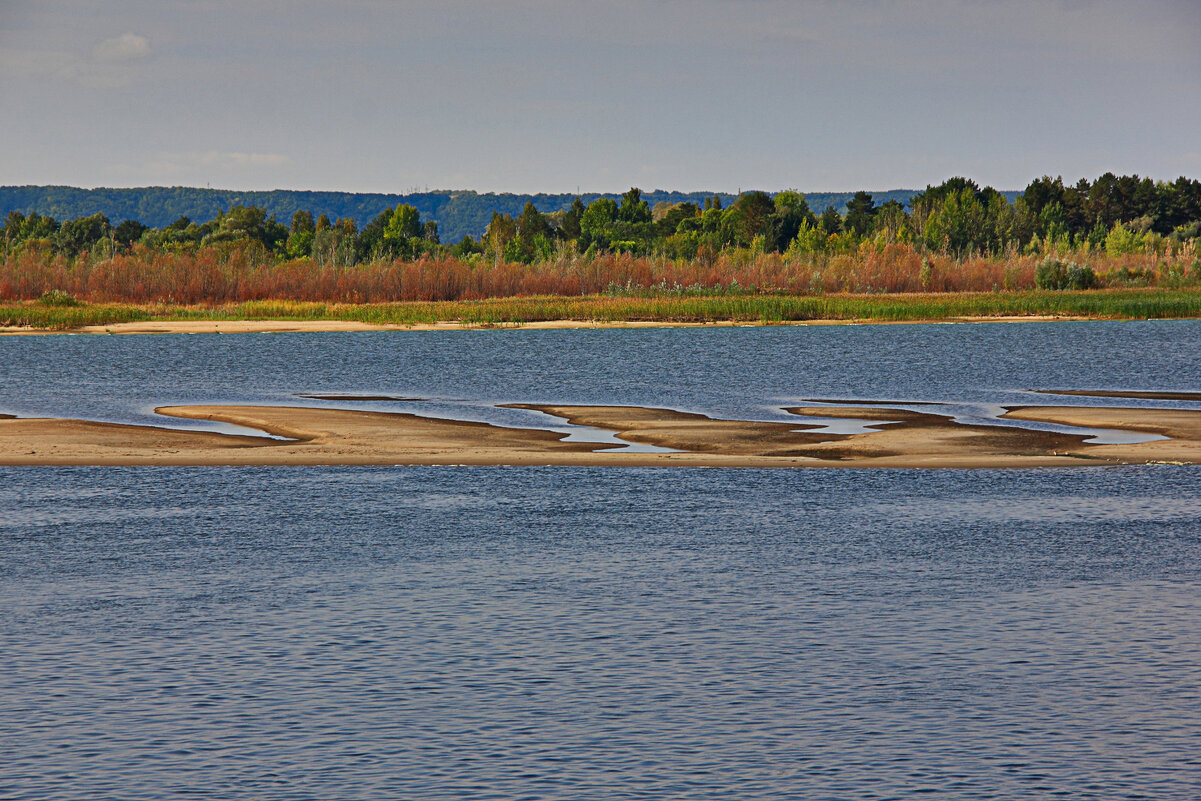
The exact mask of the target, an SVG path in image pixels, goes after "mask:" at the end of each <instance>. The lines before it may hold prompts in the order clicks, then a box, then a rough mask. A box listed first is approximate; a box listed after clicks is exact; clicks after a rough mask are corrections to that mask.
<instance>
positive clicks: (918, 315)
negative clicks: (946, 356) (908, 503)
mask: <svg viewBox="0 0 1201 801" xmlns="http://www.w3.org/2000/svg"><path fill="white" fill-rule="evenodd" d="M1198 317H1201V290H1199V289H1174V290H1165V289H1121V290H1088V291H1062V292H1051V291H1040V292H977V293H945V294H938V293H916V294H898V295H767V294H762V295H759V294H746V295H721V296H707V297H694V296H680V295H674V294H670V293H667V294H662V295H650V296H646V297H641V296H638V297H632V296H616V297H614V296H607V295H591V296H583V297H559V296H545V297H519V298H494V299H487V300H476V301H438V302H432V301H431V302H423V301H414V302H403V303H371V304H355V303H340V304H328V303H311V302H302V301H286V300H278V301H276V300H269V301H251V302H246V303H236V304H228V305H224V306H175V305H142V306H139V305H130V304H124V305H122V304H109V305H102V304H101V305H95V304H79V305H47V304H44V303H41V302H37V301H33V302H23V303H10V304H7V305H0V333H5V334H37V333H48V332H74V333H169V332H194V333H199V332H208V333H235V332H252V331H253V332H266V331H293V330H322V331H347V330H354V331H359V330H387V329H394V328H395V329H409V330H420V329H434V330H442V329H460V328H494V327H506V328H508V327H547V328H569V327H595V326H647V325H677V326H687V325H696V326H703V325H780V324H837V323H843V324H845V323H908V322H980V321H984V322H992V321H998V322H999V321H1012V320H1030V321H1043V320H1086V319H1087V320H1091V319H1096V320H1135V319H1181V318H1198ZM302 324H303V325H302Z"/></svg>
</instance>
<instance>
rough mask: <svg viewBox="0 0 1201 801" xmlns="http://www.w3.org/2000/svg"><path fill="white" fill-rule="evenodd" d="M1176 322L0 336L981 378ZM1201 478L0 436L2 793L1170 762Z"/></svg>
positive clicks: (1044, 775) (893, 774)
mask: <svg viewBox="0 0 1201 801" xmlns="http://www.w3.org/2000/svg"><path fill="white" fill-rule="evenodd" d="M1199 333H1201V326H1198V325H1197V324H1195V323H1181V324H1176V323H1127V324H1081V325H1064V326H1058V327H1057V326H1042V325H1020V326H1000V325H997V326H886V327H879V328H866V327H865V328H838V329H816V328H815V329H733V330H730V329H726V330H724V331H694V332H683V331H671V330H665V331H615V332H588V331H585V332H481V333H452V334H435V335H425V334H397V335H394V334H387V335H382V334H381V335H371V334H365V335H341V334H338V335H320V336H313V335H277V336H193V337H176V336H171V337H128V338H116V337H107V338H106V337H40V338H24V337H22V338H7V339H5V338H0V377H2V378H3V379H4V380H3V381H0V411H8V412H20V413H23V414H56V415H57V414H70V415H76V416H86V417H96V418H101V419H120V420H138V421H143V422H144V421H145V420H146V419H150V418H149V417H148V411H149V409H151V408H152V407H153V406H155V405H158V404H162V403H179V402H201V401H234V402H247V401H253V402H261V401H264V400H267V401H272V402H278V401H280V400H289V402H304V401H303V400H302V399H298V398H294V396H293V393H297V392H339V393H340V392H362V393H375V394H379V393H388V394H396V395H401V396H405V397H409V396H420V397H423V398H428V399H430V400H427V401H426V402H425V403H426V406H424V407H422V408H423V409H424V410H426V411H433V412H437V411H439V410H443V411H444V412H445V413H447V414H462V413H463V410H465V409H466V410H468V411H471V412H472V413H473V414H476V415H477V416H479V417H480V418H482V419H493V418H492V417H491V416H492V415H501V414H502V413H498V412H494V411H493V410H492V409H491V407H490V405H489V404H491V403H492V402H496V401H507V400H520V401H543V402H588V401H590V402H608V403H616V402H626V403H649V404H655V405H671V406H676V407H683V408H690V409H697V410H701V411H709V412H711V413H715V414H722V413H726V414H735V413H737V414H760V415H761V416H770V415H773V414H775V413H776V412H775V409H776V408H777V407H778V406H779V405H782V404H786V403H788V402H790V401H791V400H795V399H799V398H804V397H864V398H889V399H901V400H914V399H927V400H943V401H950V402H953V403H956V404H959V405H960V408H961V409H962V410H963V413H965V414H967V413H972V412H973V411H974V410H980V409H985V408H987V407H989V406H993V405H996V404H1002V403H1010V402H1017V403H1021V402H1027V403H1031V402H1032V403H1045V402H1047V398H1046V396H1031V395H1028V394H1027V393H1025V392H1024V391H1023V390H1026V389H1031V388H1039V387H1053V388H1115V389H1184V390H1188V389H1198V388H1199V387H1196V386H1190V384H1189V382H1190V381H1191V380H1192V376H1193V375H1195V374H1196V367H1197V356H1198V352H1199V351H1198V345H1197V344H1195V343H1197V342H1198V341H1201V340H1199V339H1198V337H1197V335H1198V334H1199ZM1052 354H1058V355H1055V356H1054V357H1052ZM1135 354H1137V356H1136V355H1135ZM1015 399H1016V400H1015ZM311 402H312V403H315V404H318V405H319V404H321V402H319V401H311ZM1069 402H1084V403H1090V402H1095V401H1092V400H1090V399H1087V398H1084V399H1080V398H1073V399H1070V401H1069ZM1102 402H1105V403H1109V404H1112V403H1113V402H1114V401H1113V400H1112V399H1109V400H1106V401H1102ZM329 405H344V404H329ZM1152 405H1154V404H1152ZM1167 405H1171V404H1167ZM364 406H365V407H371V408H397V407H396V406H395V405H393V406H390V407H388V406H372V405H371V404H364ZM404 408H408V407H404ZM506 419H507V418H506ZM522 422H525V419H524V418H522ZM1199 490H1201V469H1199V468H1192V467H1187V468H1179V467H1121V468H1088V469H1075V470H1020V471H1019V470H1013V471H987V470H975V471H954V470H944V471H877V470H868V471H842V470H716V469H694V470H680V469H643V470H636V469H615V468H261V469H254V468H209V469H199V468H196V469H181V468H127V469H126V468H25V469H17V468H0V557H2V558H0V798H5V799H8V798H13V799H60V798H61V799H92V798H106V799H107V798H112V799H167V798H172V799H173V798H180V797H211V798H247V799H314V800H316V799H376V798H378V799H409V798H413V799H424V798H445V799H516V798H538V799H541V798H547V799H582V798H587V799H610V798H615V799H621V798H646V799H650V798H696V799H710V798H729V799H756V798H772V799H776V798H816V799H822V798H831V799H834V798H839V799H841V798H867V799H870V798H881V799H882V798H909V797H919V796H921V797H926V796H935V797H946V798H967V799H974V798H998V799H1008V798H1040V799H1041V798H1053V797H1064V798H1096V799H1113V798H1148V799H1194V798H1196V797H1198V793H1199V788H1201V767H1199V762H1198V759H1197V756H1196V755H1197V745H1196V744H1197V742H1198V740H1199V738H1201V591H1199V590H1198V586H1199V585H1198V582H1199V580H1201V492H1199Z"/></svg>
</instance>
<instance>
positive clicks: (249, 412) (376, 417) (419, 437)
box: [0, 404, 1201, 468]
mask: <svg viewBox="0 0 1201 801" xmlns="http://www.w3.org/2000/svg"><path fill="white" fill-rule="evenodd" d="M514 407H515V408H523V409H534V410H537V411H540V412H544V413H545V414H548V415H552V416H554V417H558V418H561V419H563V420H565V421H568V422H569V423H571V424H573V425H587V426H592V427H596V428H601V429H605V430H607V431H611V432H613V433H614V434H615V435H616V436H617V437H618V438H619V439H621V440H625V441H627V442H632V443H643V444H648V445H657V446H661V447H664V448H671V449H673V450H674V451H676V452H671V453H665V452H655V453H640V452H631V451H624V450H621V449H620V448H618V446H615V445H612V444H598V443H588V442H577V441H570V442H568V441H564V438H565V437H566V436H567V435H566V434H564V433H562V432H561V431H548V430H544V429H538V428H509V427H503V426H496V425H491V424H488V423H480V422H469V421H461V420H447V419H441V418H433V417H425V416H421V415H416V414H411V413H402V412H377V411H358V410H348V409H329V408H322V409H316V408H308V407H293V406H232V405H220V406H216V405H207V406H200V405H197V406H167V407H161V408H159V409H157V410H156V411H157V412H158V413H159V414H161V415H163V416H164V417H171V418H182V419H193V420H212V421H218V422H222V423H230V424H234V425H238V426H242V427H245V428H248V429H253V430H257V431H262V432H265V433H267V434H270V435H272V436H271V437H267V436H253V435H231V434H224V433H216V432H211V431H199V430H181V429H175V428H169V427H157V426H144V425H127V424H118V423H107V422H97V421H89V420H71V419H45V418H42V419H34V418H14V417H5V416H3V415H0V418H3V419H0V464H4V465H372V464H374V465H381V464H397V465H399V464H405V465H612V466H630V467H632V466H694V467H887V468H935V467H939V468H943V467H945V468H992V467H1058V466H1073V465H1075V466H1080V465H1098V464H1144V463H1174V464H1201V411H1191V410H1164V409H1120V408H1082V407H1023V408H1018V409H1011V410H1009V411H1008V412H1007V413H1006V415H1005V416H1006V417H1007V418H1009V419H1012V420H1031V421H1040V422H1046V423H1058V424H1061V425H1066V426H1081V427H1089V428H1115V429H1124V430H1130V431H1140V432H1149V433H1155V434H1161V435H1163V436H1166V437H1169V439H1167V440H1162V441H1156V442H1144V443H1138V444H1127V445H1096V444H1089V443H1088V442H1086V440H1087V439H1088V438H1089V436H1088V435H1087V434H1075V433H1060V432H1051V431H1036V430H1031V429H1025V428H1018V427H1012V426H992V425H966V424H961V423H956V422H955V421H954V420H953V419H952V418H951V417H949V416H946V415H941V414H934V413H930V412H924V411H922V412H918V411H912V410H900V409H886V408H868V407H864V406H847V407H824V406H823V407H817V406H814V407H804V406H801V407H792V408H789V409H788V410H787V411H788V412H790V413H792V414H795V415H798V417H797V421H796V422H795V423H794V422H784V421H770V422H768V421H756V420H723V419H719V418H713V417H709V416H707V415H703V414H697V413H693V412H683V411H677V410H672V409H656V408H648V407H640V406H568V405H535V404H514ZM806 416H817V417H826V418H829V417H842V418H847V419H858V420H863V421H868V428H869V430H868V431H866V432H865V433H857V434H836V433H830V432H829V431H827V430H824V429H825V427H824V426H822V425H820V424H819V423H816V422H814V421H807V420H806V419H805V417H806ZM615 448H616V450H615Z"/></svg>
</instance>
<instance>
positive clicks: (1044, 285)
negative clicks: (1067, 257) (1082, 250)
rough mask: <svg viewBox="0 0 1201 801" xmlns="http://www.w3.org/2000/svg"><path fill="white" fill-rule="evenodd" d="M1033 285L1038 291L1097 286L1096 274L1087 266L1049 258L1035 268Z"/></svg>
mask: <svg viewBox="0 0 1201 801" xmlns="http://www.w3.org/2000/svg"><path fill="white" fill-rule="evenodd" d="M1034 285H1035V286H1037V287H1038V288H1039V289H1092V288H1093V287H1095V286H1096V285H1097V274H1096V273H1094V272H1093V268H1092V267H1089V266H1087V265H1084V266H1081V265H1079V264H1076V263H1075V262H1072V261H1061V260H1059V259H1057V258H1054V257H1051V258H1047V259H1044V260H1043V261H1042V262H1040V263H1039V265H1038V267H1037V268H1035V270H1034Z"/></svg>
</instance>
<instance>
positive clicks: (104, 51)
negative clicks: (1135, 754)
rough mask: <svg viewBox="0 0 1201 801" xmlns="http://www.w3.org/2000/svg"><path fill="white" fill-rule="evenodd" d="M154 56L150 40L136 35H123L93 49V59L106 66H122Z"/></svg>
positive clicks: (106, 40)
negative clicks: (128, 62)
mask: <svg viewBox="0 0 1201 801" xmlns="http://www.w3.org/2000/svg"><path fill="white" fill-rule="evenodd" d="M152 55H154V49H153V48H152V47H151V46H150V40H149V39H147V38H146V37H145V36H139V35H138V34H136V33H123V34H121V35H120V36H116V37H114V38H112V39H105V40H104V41H103V42H100V43H99V44H98V45H96V46H95V47H94V48H92V59H93V60H95V61H97V62H100V63H104V64H122V63H125V62H127V61H138V60H140V59H143V58H149V57H150V56H152Z"/></svg>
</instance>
